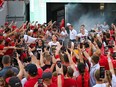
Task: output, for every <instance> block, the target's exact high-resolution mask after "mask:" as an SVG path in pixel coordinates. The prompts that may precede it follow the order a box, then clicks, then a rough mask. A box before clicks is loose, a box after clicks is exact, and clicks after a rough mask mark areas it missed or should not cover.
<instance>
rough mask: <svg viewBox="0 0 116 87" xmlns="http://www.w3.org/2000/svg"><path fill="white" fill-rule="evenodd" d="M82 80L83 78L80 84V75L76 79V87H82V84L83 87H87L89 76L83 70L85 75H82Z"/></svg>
mask: <svg viewBox="0 0 116 87" xmlns="http://www.w3.org/2000/svg"><path fill="white" fill-rule="evenodd" d="M83 78H84V83H82V75H81V74H80V75H79V76H78V77H77V79H76V83H77V87H82V84H84V87H89V79H90V75H89V72H88V71H87V70H85V74H84V77H83Z"/></svg>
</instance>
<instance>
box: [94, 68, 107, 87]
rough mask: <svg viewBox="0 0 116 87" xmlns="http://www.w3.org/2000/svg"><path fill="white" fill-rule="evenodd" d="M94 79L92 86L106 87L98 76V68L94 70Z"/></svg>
mask: <svg viewBox="0 0 116 87" xmlns="http://www.w3.org/2000/svg"><path fill="white" fill-rule="evenodd" d="M95 79H96V85H94V86H93V87H107V85H106V84H105V83H103V79H101V78H100V70H97V71H96V72H95Z"/></svg>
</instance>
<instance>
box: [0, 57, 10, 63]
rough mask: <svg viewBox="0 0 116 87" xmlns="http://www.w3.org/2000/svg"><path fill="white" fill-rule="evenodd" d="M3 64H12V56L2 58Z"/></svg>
mask: <svg viewBox="0 0 116 87" xmlns="http://www.w3.org/2000/svg"><path fill="white" fill-rule="evenodd" d="M2 63H3V64H8V63H11V58H10V56H9V55H4V56H3V57H2Z"/></svg>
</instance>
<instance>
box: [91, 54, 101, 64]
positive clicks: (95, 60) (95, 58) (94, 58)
mask: <svg viewBox="0 0 116 87" xmlns="http://www.w3.org/2000/svg"><path fill="white" fill-rule="evenodd" d="M91 58H92V60H93V61H94V63H95V64H97V63H98V62H99V57H98V56H96V55H93V56H92V57H91Z"/></svg>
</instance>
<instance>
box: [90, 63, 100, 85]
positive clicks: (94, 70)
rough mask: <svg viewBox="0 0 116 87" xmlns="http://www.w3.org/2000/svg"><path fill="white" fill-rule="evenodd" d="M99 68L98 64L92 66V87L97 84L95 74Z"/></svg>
mask: <svg viewBox="0 0 116 87" xmlns="http://www.w3.org/2000/svg"><path fill="white" fill-rule="evenodd" d="M91 65H92V64H91ZM99 68H100V65H99V63H97V64H96V65H94V66H91V69H90V87H93V86H94V85H95V84H96V80H95V76H94V74H95V72H96V70H98V69H99Z"/></svg>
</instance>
